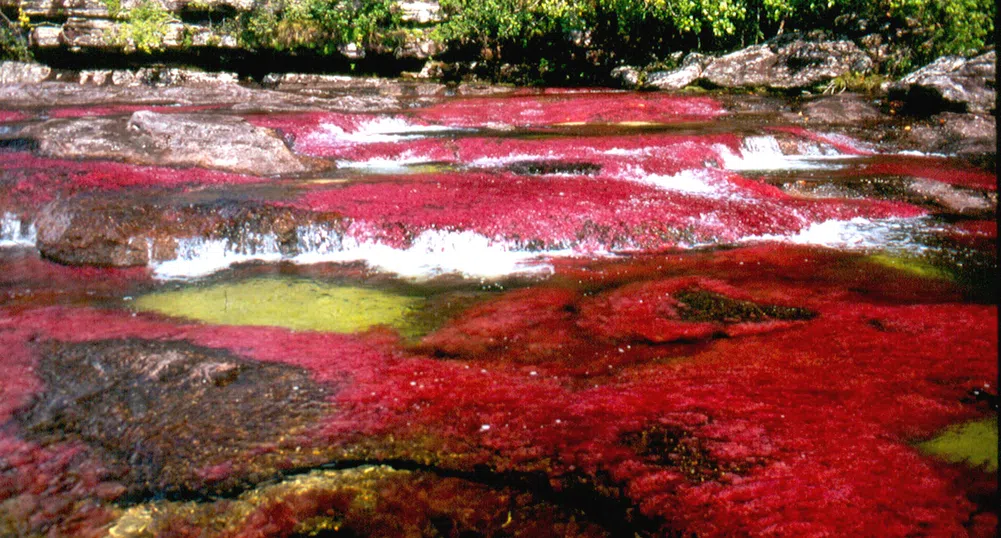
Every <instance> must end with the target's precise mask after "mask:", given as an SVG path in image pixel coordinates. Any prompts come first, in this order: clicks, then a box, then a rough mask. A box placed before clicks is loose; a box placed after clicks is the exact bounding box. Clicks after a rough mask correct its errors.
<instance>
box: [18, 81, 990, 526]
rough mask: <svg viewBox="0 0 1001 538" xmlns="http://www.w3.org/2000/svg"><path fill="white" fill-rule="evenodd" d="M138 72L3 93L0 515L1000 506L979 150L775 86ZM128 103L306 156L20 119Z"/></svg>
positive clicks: (686, 517)
mask: <svg viewBox="0 0 1001 538" xmlns="http://www.w3.org/2000/svg"><path fill="white" fill-rule="evenodd" d="M470 93H471V92H470ZM347 96H348V97H350V94H348V95H347ZM161 97H162V96H161ZM168 97H169V96H168ZM168 97H162V98H158V99H159V100H158V101H157V103H156V105H155V106H152V105H147V104H145V103H146V102H141V103H134V102H121V101H112V102H107V101H104V102H92V103H78V102H74V103H72V104H69V103H66V104H60V102H54V103H39V104H37V105H36V106H24V107H20V108H18V109H16V110H14V109H11V110H7V111H3V112H2V113H0V120H2V121H3V123H2V124H0V129H3V135H4V137H6V140H7V142H6V143H5V144H4V146H3V149H2V150H0V223H2V230H0V348H2V349H4V350H5V351H4V352H3V353H0V372H2V373H3V376H4V378H5V379H6V381H5V383H4V384H3V386H2V388H0V394H2V398H0V423H2V424H3V426H2V427H0V478H2V480H0V535H4V536H7V535H12V536H42V535H45V536H102V535H110V536H115V537H124V536H194V535H199V536H335V535H336V536H341V535H345V536H633V535H638V536H681V535H684V536H688V535H698V536H741V535H780V536H808V535H809V536H819V535H828V536H862V535H881V536H913V535H927V536H946V535H949V536H959V535H962V536H967V535H969V536H993V535H994V533H995V532H996V530H997V518H996V515H995V512H994V508H995V507H996V505H997V502H998V499H997V494H996V489H997V478H996V470H997V420H996V418H997V410H996V406H997V402H996V396H993V395H996V394H997V387H995V386H993V384H994V382H995V379H996V378H997V363H996V357H997V343H998V341H997V331H996V328H997V305H996V302H995V301H996V292H997V251H996V246H995V245H996V237H997V230H996V221H995V207H996V205H997V194H996V184H995V178H994V174H993V172H991V171H985V170H982V169H979V168H976V167H974V166H973V165H971V164H969V163H967V162H965V161H963V160H960V159H958V158H955V157H950V156H944V155H926V154H920V153H915V152H897V151H887V150H885V149H883V148H882V147H881V146H880V145H879V144H878V143H875V142H872V141H870V140H866V139H865V138H866V137H864V136H849V135H848V134H845V130H844V129H841V130H838V129H835V128H832V127H829V126H828V127H824V126H820V127H816V128H815V127H813V126H811V125H810V124H809V122H806V121H804V120H803V119H802V117H801V116H797V114H795V113H794V112H792V110H794V109H795V108H794V106H795V105H794V104H790V102H787V101H785V100H782V99H780V98H774V99H771V100H769V101H768V102H769V106H768V107H762V106H759V105H757V104H756V103H758V102H759V101H760V100H761V99H760V98H759V97H756V96H746V99H745V101H746V102H744V103H742V102H741V100H742V99H743V97H742V96H736V97H735V96H728V97H722V96H713V95H708V94H707V95H670V94H664V93H630V92H615V91H607V90H538V91H536V90H517V91H510V90H509V91H497V92H494V93H492V94H488V95H482V96H473V95H468V94H467V95H453V94H451V93H450V92H444V93H442V92H439V93H436V94H434V95H432V96H428V95H423V94H419V92H418V93H417V94H413V95H411V94H406V95H405V96H404V98H402V99H401V100H399V102H398V104H396V105H393V106H389V107H384V109H382V110H379V111H378V112H373V111H372V110H371V109H369V108H365V109H364V110H363V111H354V110H352V109H351V108H350V107H347V106H341V107H340V108H332V107H331V106H329V103H328V104H324V103H320V104H316V105H309V104H308V103H307V104H306V105H303V104H302V103H300V102H298V101H296V103H297V105H296V108H294V109H286V110H269V109H267V108H266V107H264V108H261V107H258V108H254V106H256V105H255V103H257V102H258V101H253V100H251V101H244V102H236V101H234V102H226V101H224V100H220V101H217V102H211V103H208V104H205V103H201V104H199V105H198V107H193V106H192V105H191V104H190V103H187V105H186V106H182V105H185V104H186V102H177V103H173V102H170V100H169V99H168ZM339 97H340V98H343V97H345V95H339ZM161 101H165V102H161ZM309 103H312V101H309ZM311 106H314V108H310V107H311ZM151 108H155V111H156V112H157V113H158V114H164V115H169V114H189V115H192V116H193V117H195V118H197V117H198V115H199V114H207V115H215V116H219V115H225V116H228V117H232V118H238V119H242V120H245V121H246V122H247V124H249V125H250V126H253V127H255V128H258V129H259V130H261V132H267V133H271V134H273V135H274V136H277V137H279V138H280V139H281V140H282V141H284V142H285V144H286V145H287V146H288V147H289V148H291V150H292V151H293V152H294V154H295V158H296V159H301V160H302V161H303V162H306V163H307V170H306V171H305V172H296V173H285V174H277V175H267V174H264V175H259V176H258V175H251V174H246V173H237V172H233V171H227V170H231V169H232V165H231V164H230V165H225V166H224V165H207V168H215V169H214V170H210V169H206V165H196V166H193V167H191V166H177V165H175V166H172V167H171V166H162V165H158V164H155V163H154V164H150V162H148V161H142V162H141V164H136V163H137V160H136V159H137V158H135V157H116V156H115V155H119V153H115V152H116V151H119V150H118V149H115V147H113V146H114V144H115V143H117V142H114V141H112V142H108V143H107V145H106V146H107V147H105V146H101V147H102V148H103V149H101V150H100V151H103V152H104V153H102V155H104V156H105V158H96V157H93V158H68V157H61V156H58V155H54V154H53V153H52V152H51V151H52V150H49V149H46V148H48V147H50V146H46V145H45V143H42V142H39V141H38V140H36V139H34V138H31V137H28V136H25V135H24V134H23V133H26V132H38V131H37V130H36V131H32V130H31V129H36V128H37V126H39V125H43V122H46V121H52V120H60V121H61V120H67V119H69V120H72V121H95V120H102V121H103V120H109V121H110V122H112V123H113V122H114V121H120V122H121V123H122V125H124V124H125V122H127V121H128V119H129V118H130V117H131V116H132V114H134V113H135V112H137V111H139V110H145V109H151ZM192 121H197V120H192ZM45 125H56V124H53V123H49V124H45ZM81 125H84V124H82V123H81ZM865 128H866V126H855V130H856V131H860V130H864V129H865ZM19 133H20V134H19ZM136 136H138V135H136ZM223 142H224V141H221V140H220V145H221V146H222V145H224V144H223ZM89 147H90V148H91V150H92V149H93V148H94V147H97V146H93V145H92V146H89ZM109 147H110V148H111V149H107V148H109ZM233 148H235V149H231V151H233V152H234V153H233V154H232V155H230V156H229V157H230V158H232V159H233V160H234V162H237V161H240V160H241V159H247V160H248V161H249V159H251V157H249V156H248V155H249V153H248V154H246V155H244V154H241V153H240V149H239V147H238V146H233ZM161 150H162V148H161V149H157V150H156V151H161ZM129 151H134V150H129ZM151 151H152V150H151ZM47 152H49V153H47ZM129 155H132V154H129ZM156 155H159V154H156ZM144 158H145V157H144ZM206 162H208V161H206ZM214 162H217V163H218V162H219V161H214ZM220 166H222V168H221V169H220ZM226 166H230V168H228V169H227V168H226Z"/></svg>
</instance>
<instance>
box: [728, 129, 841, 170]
mask: <svg viewBox="0 0 1001 538" xmlns="http://www.w3.org/2000/svg"><path fill="white" fill-rule="evenodd" d="M715 147H716V150H717V151H718V152H719V156H720V159H722V160H723V168H726V169H727V170H734V171H768V170H834V169H838V168H841V167H843V166H844V165H843V164H841V163H839V162H837V161H841V160H846V159H851V158H854V156H853V155H843V154H840V153H837V152H836V151H832V150H829V149H826V148H824V147H821V146H818V145H816V144H802V143H801V144H799V147H798V149H799V150H800V152H801V154H799V155H786V154H784V153H783V152H782V148H781V147H780V146H779V141H778V139H776V138H775V137H774V136H749V137H747V138H745V139H744V143H743V147H742V148H741V150H740V154H739V155H738V154H736V153H734V152H733V151H732V150H731V149H730V148H728V147H726V146H724V145H722V144H719V145H716V146H715Z"/></svg>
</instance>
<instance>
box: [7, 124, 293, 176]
mask: <svg viewBox="0 0 1001 538" xmlns="http://www.w3.org/2000/svg"><path fill="white" fill-rule="evenodd" d="M20 136H23V137H27V138H33V139H35V140H36V141H37V142H38V151H39V153H41V154H43V155H47V156H51V157H59V158H86V159H116V160H123V161H126V162H130V163H135V164H152V165H163V166H197V167H201V168H211V169H216V170H226V171H229V172H237V173H242V174H251V175H259V176H265V175H275V174H289V173H298V172H304V171H306V170H308V169H309V168H310V167H309V166H307V165H306V164H305V163H304V162H303V161H302V160H300V159H299V158H298V157H297V156H296V155H295V154H293V153H292V151H291V150H290V149H289V148H288V146H286V145H285V143H284V142H283V141H282V140H281V139H280V138H279V137H278V136H277V135H276V134H275V133H274V132H273V131H271V130H269V129H263V128H259V127H255V126H253V125H251V124H250V123H248V122H247V121H246V120H244V119H242V118H239V117H234V116H226V115H222V114H158V113H155V112H150V111H146V110H143V111H139V112H136V113H134V114H133V115H132V117H131V118H130V119H129V120H127V121H126V120H125V119H124V118H78V119H69V120H50V121H47V122H45V123H42V124H39V125H33V126H29V127H28V128H26V129H24V130H23V131H22V132H21V133H20Z"/></svg>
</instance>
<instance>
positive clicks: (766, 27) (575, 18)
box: [436, 0, 996, 86]
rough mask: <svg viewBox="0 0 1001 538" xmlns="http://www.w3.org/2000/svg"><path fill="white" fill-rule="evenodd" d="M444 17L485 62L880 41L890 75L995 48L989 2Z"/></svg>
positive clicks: (740, 3)
mask: <svg viewBox="0 0 1001 538" xmlns="http://www.w3.org/2000/svg"><path fill="white" fill-rule="evenodd" d="M441 7H442V10H443V12H444V14H445V20H444V22H443V23H442V24H441V25H440V27H439V28H438V29H437V32H436V36H437V37H438V39H439V40H441V41H443V42H445V43H449V44H451V45H452V46H453V48H458V49H464V50H465V51H466V53H467V55H468V56H470V57H472V56H477V55H478V56H480V57H481V58H483V59H486V60H502V61H508V62H530V61H533V60H534V61H536V62H537V63H540V62H539V60H545V63H546V64H548V65H546V66H543V67H550V68H551V66H552V65H553V64H554V62H557V63H558V62H563V63H564V64H566V63H567V62H570V63H572V62H573V61H578V62H581V61H582V60H586V61H585V62H583V63H592V64H594V63H598V64H608V65H615V64H620V63H642V64H649V63H655V62H663V61H665V60H667V59H668V58H669V57H670V54H671V53H672V52H675V51H689V50H696V49H697V50H703V51H725V50H732V49H735V48H738V47H740V46H745V45H749V44H751V43H757V42H760V41H762V40H765V39H769V38H772V37H775V36H777V35H780V34H782V33H788V32H790V31H801V32H818V31H819V32H823V33H826V34H828V35H832V36H833V35H839V36H846V37H849V38H855V39H861V38H863V37H865V36H876V38H875V41H877V42H878V43H879V44H882V43H887V45H886V46H883V47H882V48H879V47H873V48H872V49H870V51H871V52H872V54H873V56H874V57H875V58H874V59H875V60H876V61H877V64H878V65H879V69H880V70H881V72H882V73H884V74H891V75H895V74H899V73H901V72H902V71H904V70H906V69H909V68H911V67H913V66H914V65H916V64H918V63H923V62H927V61H930V60H932V59H934V58H935V57H937V56H939V55H942V54H972V53H974V52H977V51H979V50H982V49H983V48H984V47H985V46H987V45H990V44H992V43H993V31H994V17H995V12H996V7H995V5H994V2H992V1H990V0H960V1H952V0H879V1H877V2H863V1H861V0H825V1H821V2H817V1H815V0H584V1H573V0H486V1H481V0H441ZM869 40H870V41H872V40H873V38H872V37H870V39H869ZM533 56H534V57H533ZM564 67H567V65H564ZM542 70H544V69H540V71H542ZM842 82H843V83H844V84H845V85H846V86H847V85H849V84H850V83H853V82H858V83H867V82H868V81H861V80H858V81H855V80H845V81H842Z"/></svg>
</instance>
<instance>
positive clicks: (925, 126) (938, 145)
mask: <svg viewBox="0 0 1001 538" xmlns="http://www.w3.org/2000/svg"><path fill="white" fill-rule="evenodd" d="M995 125H996V120H995V119H994V117H993V116H985V115H979V114H959V113H955V112H943V113H941V114H937V115H935V116H933V117H932V118H930V119H929V120H928V121H927V122H926V123H918V124H916V125H914V126H913V127H912V128H911V129H910V130H909V131H906V134H905V136H904V137H903V140H902V141H901V142H902V143H903V144H905V145H906V146H907V147H909V148H914V149H918V150H919V151H923V152H925V153H945V154H954V155H963V156H971V155H977V154H979V155H986V154H994V153H995V152H996V150H997V147H996V146H997V137H996V131H995Z"/></svg>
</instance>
